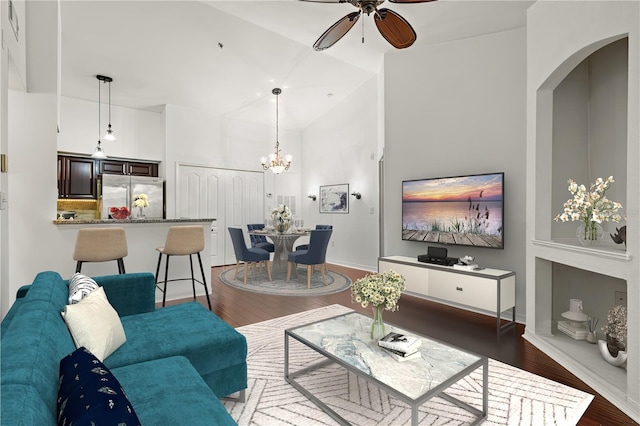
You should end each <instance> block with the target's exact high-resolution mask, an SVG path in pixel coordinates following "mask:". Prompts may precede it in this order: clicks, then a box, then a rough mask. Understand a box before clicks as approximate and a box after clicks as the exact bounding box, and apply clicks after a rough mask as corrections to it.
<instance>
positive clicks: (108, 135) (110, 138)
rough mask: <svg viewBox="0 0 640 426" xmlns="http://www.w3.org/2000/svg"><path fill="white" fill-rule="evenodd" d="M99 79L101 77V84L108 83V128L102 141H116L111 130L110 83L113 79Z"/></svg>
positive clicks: (103, 77)
mask: <svg viewBox="0 0 640 426" xmlns="http://www.w3.org/2000/svg"><path fill="white" fill-rule="evenodd" d="M100 77H102V81H103V82H105V83H109V126H108V127H107V133H105V135H104V137H103V138H102V139H104V140H105V141H115V140H117V139H116V135H114V134H113V129H112V128H111V82H112V81H113V79H112V78H111V77H105V76H100Z"/></svg>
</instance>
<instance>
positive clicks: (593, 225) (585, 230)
mask: <svg viewBox="0 0 640 426" xmlns="http://www.w3.org/2000/svg"><path fill="white" fill-rule="evenodd" d="M603 235H604V229H602V226H601V225H600V224H599V223H598V222H587V223H584V222H582V223H581V224H580V225H579V226H578V229H577V230H576V237H578V241H580V244H582V245H583V246H592V245H594V244H596V243H597V242H598V240H601V239H602V236H603Z"/></svg>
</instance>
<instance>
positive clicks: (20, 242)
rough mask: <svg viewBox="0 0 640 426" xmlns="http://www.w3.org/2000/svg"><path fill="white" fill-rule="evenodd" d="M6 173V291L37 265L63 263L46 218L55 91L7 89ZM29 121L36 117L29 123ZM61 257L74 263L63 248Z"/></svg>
mask: <svg viewBox="0 0 640 426" xmlns="http://www.w3.org/2000/svg"><path fill="white" fill-rule="evenodd" d="M9 105H10V109H9V117H8V118H9V141H10V144H9V151H8V158H9V160H10V166H11V168H10V173H9V176H8V183H9V185H8V191H7V193H8V199H9V207H8V213H9V223H10V227H9V229H8V238H9V250H8V253H7V256H8V260H9V262H8V263H9V265H10V273H9V277H10V278H9V288H10V290H9V293H10V296H11V298H12V301H13V298H14V297H15V292H16V290H17V289H18V288H19V287H20V286H21V285H24V284H29V283H30V282H31V281H33V278H34V277H35V275H36V274H37V273H38V272H40V271H46V270H54V271H57V270H60V269H59V268H61V267H63V263H61V262H62V258H61V255H60V253H59V251H58V244H57V238H58V230H57V227H56V226H55V225H53V224H52V220H53V219H54V218H55V206H56V199H57V197H58V189H57V183H56V182H57V181H56V161H55V159H56V131H55V129H56V120H57V113H56V111H57V108H56V97H55V94H51V95H44V94H26V93H24V92H16V91H10V92H9ZM34 123H37V124H36V125H34ZM64 259H65V260H64V262H68V263H69V264H72V263H74V262H73V260H72V259H71V255H70V254H69V255H68V256H66V257H65V258H64Z"/></svg>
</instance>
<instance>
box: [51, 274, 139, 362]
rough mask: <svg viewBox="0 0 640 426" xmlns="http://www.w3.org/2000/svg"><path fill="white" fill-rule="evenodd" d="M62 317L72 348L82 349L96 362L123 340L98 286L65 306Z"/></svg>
mask: <svg viewBox="0 0 640 426" xmlns="http://www.w3.org/2000/svg"><path fill="white" fill-rule="evenodd" d="M62 316H63V317H64V321H65V322H66V323H67V327H69V331H71V335H72V336H73V342H74V343H75V345H76V348H80V347H82V346H84V347H85V348H87V349H88V350H89V351H90V352H91V353H92V354H94V355H95V356H96V358H98V359H99V360H100V361H104V359H105V358H106V357H108V356H109V355H111V354H112V353H113V352H114V351H115V350H116V349H118V348H119V347H120V346H122V344H123V343H124V342H126V341H127V337H126V336H125V334H124V328H122V323H121V322H120V317H118V313H117V312H116V310H115V309H113V307H112V306H111V305H110V304H109V300H107V296H106V295H105V294H104V288H102V287H99V288H98V289H97V290H95V291H92V292H91V293H89V294H88V295H87V297H85V298H84V299H82V300H81V301H80V302H78V303H76V304H74V305H66V306H65V308H64V312H63V313H62Z"/></svg>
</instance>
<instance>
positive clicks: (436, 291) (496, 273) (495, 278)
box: [378, 256, 516, 332]
mask: <svg viewBox="0 0 640 426" xmlns="http://www.w3.org/2000/svg"><path fill="white" fill-rule="evenodd" d="M389 270H394V271H396V272H397V273H399V274H401V275H402V276H403V277H404V278H405V282H406V285H407V289H406V292H407V293H408V294H411V295H414V296H418V297H424V298H427V299H430V300H431V299H433V300H434V301H444V302H448V303H450V304H452V305H454V306H458V307H461V308H465V307H469V308H475V309H477V310H478V311H480V312H482V311H485V312H487V311H488V312H491V313H495V316H496V321H497V330H498V332H500V331H501V330H504V329H505V328H507V327H510V326H513V325H515V319H516V273H515V272H513V271H502V270H500V269H489V268H486V269H479V270H465V269H458V268H454V267H453V266H442V265H436V264H432V263H424V262H418V260H417V259H415V258H412V257H408V256H386V257H380V258H379V259H378V271H379V272H384V271H389ZM475 309H474V310H475ZM509 309H511V310H512V318H511V321H509V322H507V323H505V324H501V315H502V312H504V311H506V310H509Z"/></svg>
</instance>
